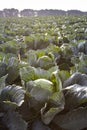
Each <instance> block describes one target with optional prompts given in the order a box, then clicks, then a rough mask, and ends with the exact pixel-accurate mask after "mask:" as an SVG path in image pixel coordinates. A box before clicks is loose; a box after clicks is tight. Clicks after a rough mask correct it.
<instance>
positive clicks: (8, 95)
mask: <svg viewBox="0 0 87 130" xmlns="http://www.w3.org/2000/svg"><path fill="white" fill-rule="evenodd" d="M24 95H25V91H24V90H23V89H22V87H21V86H15V85H12V86H11V85H9V86H6V87H5V88H3V89H2V91H1V95H0V100H1V104H2V106H3V108H4V109H5V110H8V109H15V108H17V107H19V106H21V105H22V103H23V102H24Z"/></svg>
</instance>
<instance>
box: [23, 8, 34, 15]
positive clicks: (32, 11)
mask: <svg viewBox="0 0 87 130" xmlns="http://www.w3.org/2000/svg"><path fill="white" fill-rule="evenodd" d="M20 15H21V16H22V17H28V16H34V15H35V14H34V10H32V9H24V10H22V11H21V12H20Z"/></svg>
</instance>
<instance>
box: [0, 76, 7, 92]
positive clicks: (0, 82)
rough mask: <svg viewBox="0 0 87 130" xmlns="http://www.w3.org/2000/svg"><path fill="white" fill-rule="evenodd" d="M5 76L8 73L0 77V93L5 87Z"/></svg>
mask: <svg viewBox="0 0 87 130" xmlns="http://www.w3.org/2000/svg"><path fill="white" fill-rule="evenodd" d="M7 76H8V75H5V76H3V77H1V78H0V94H1V91H2V89H3V88H4V87H5V81H6V78H7Z"/></svg>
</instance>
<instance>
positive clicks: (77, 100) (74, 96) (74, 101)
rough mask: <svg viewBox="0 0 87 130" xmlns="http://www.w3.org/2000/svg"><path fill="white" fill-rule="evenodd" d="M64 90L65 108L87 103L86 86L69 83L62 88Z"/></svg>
mask: <svg viewBox="0 0 87 130" xmlns="http://www.w3.org/2000/svg"><path fill="white" fill-rule="evenodd" d="M64 91H65V109H69V110H71V109H74V108H76V107H78V106H81V105H82V104H84V103H87V86H81V85H78V84H74V85H71V86H69V87H66V88H65V89H64Z"/></svg>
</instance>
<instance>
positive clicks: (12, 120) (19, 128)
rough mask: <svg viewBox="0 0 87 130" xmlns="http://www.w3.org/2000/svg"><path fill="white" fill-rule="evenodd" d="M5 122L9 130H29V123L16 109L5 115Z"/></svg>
mask: <svg viewBox="0 0 87 130" xmlns="http://www.w3.org/2000/svg"><path fill="white" fill-rule="evenodd" d="M3 123H4V124H5V125H6V127H7V128H8V129H9V130H27V123H26V122H25V121H24V120H23V119H22V117H21V116H20V115H19V114H18V113H17V112H14V111H8V112H7V113H6V114H5V115H4V117H3Z"/></svg>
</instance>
